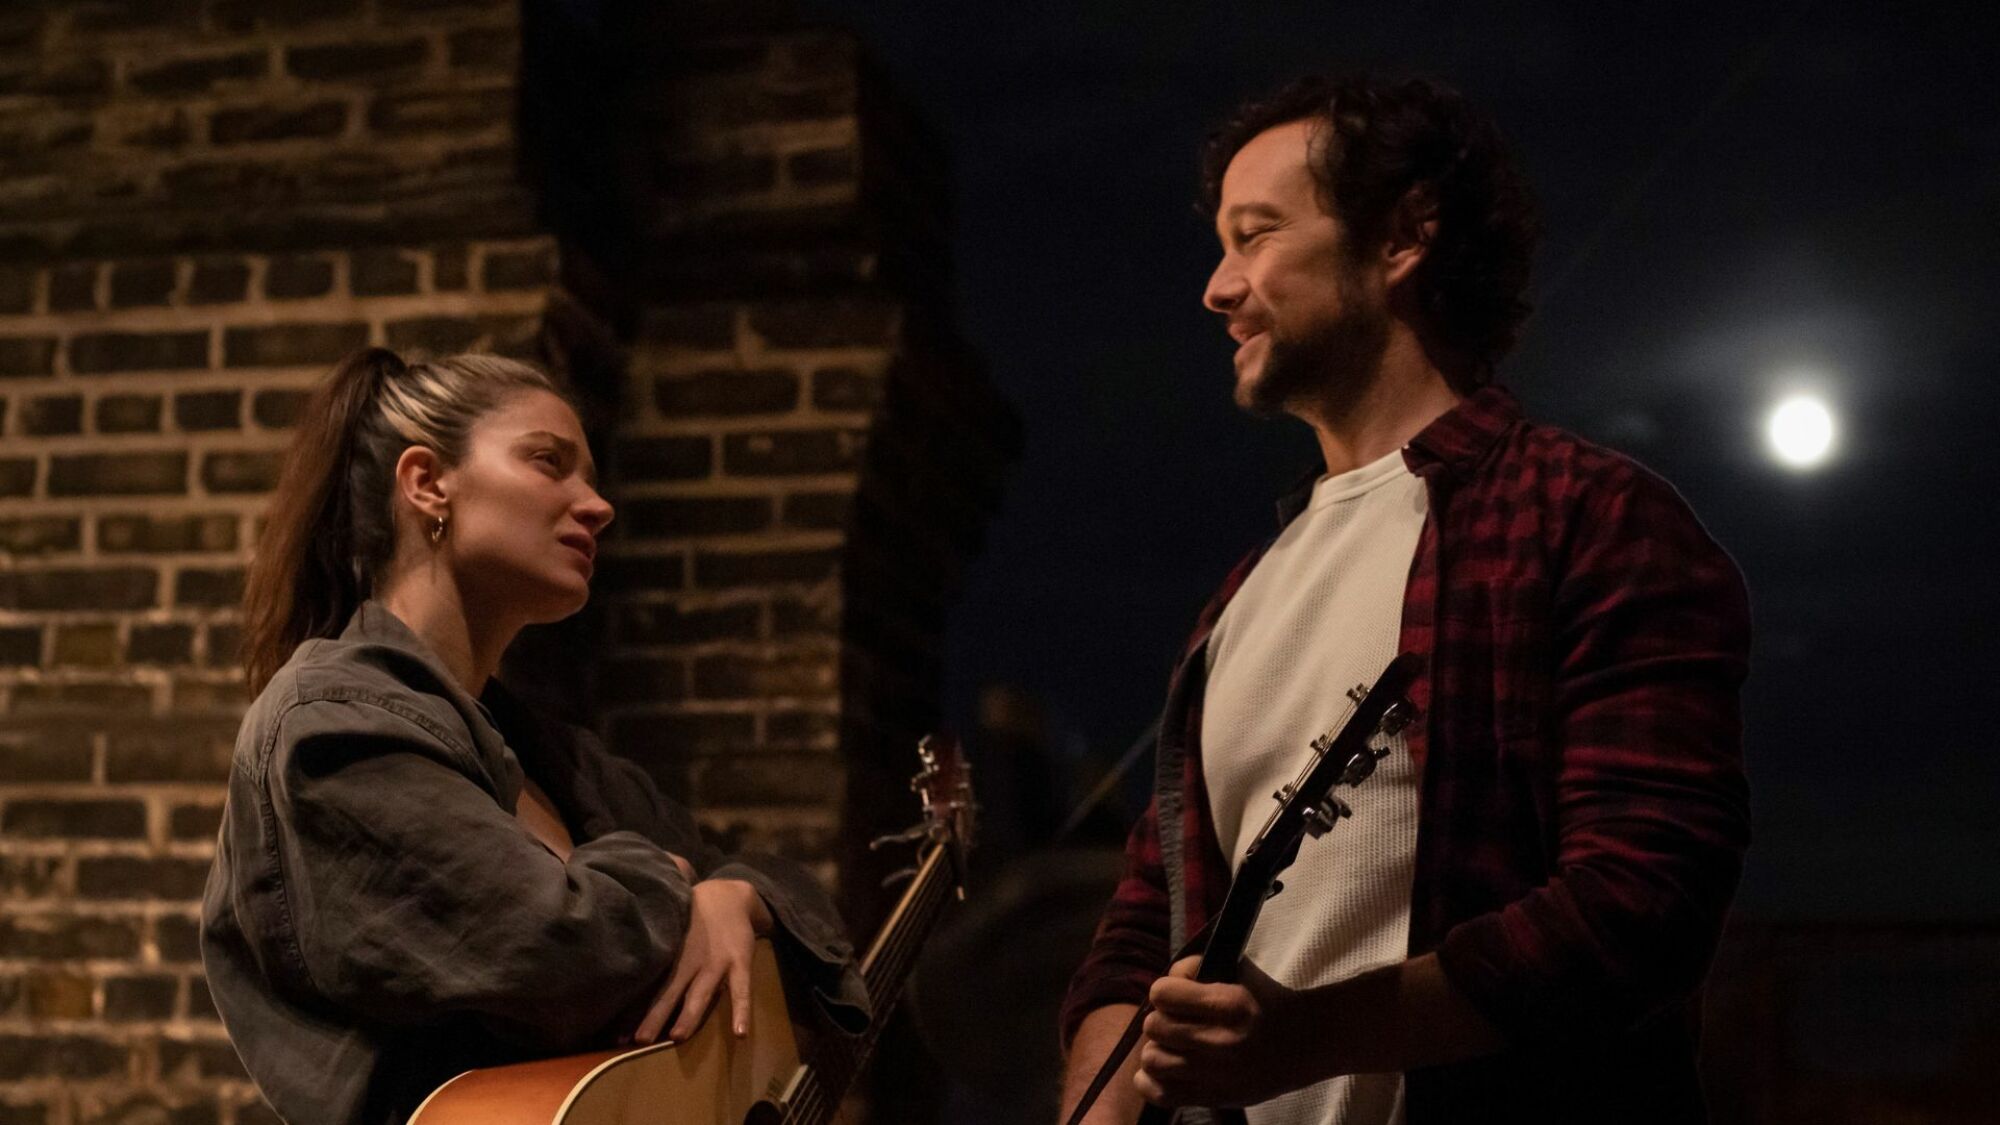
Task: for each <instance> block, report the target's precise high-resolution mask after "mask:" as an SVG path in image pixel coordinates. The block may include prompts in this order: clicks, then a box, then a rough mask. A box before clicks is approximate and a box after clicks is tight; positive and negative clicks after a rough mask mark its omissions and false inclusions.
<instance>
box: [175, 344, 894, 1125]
mask: <svg viewBox="0 0 2000 1125" xmlns="http://www.w3.org/2000/svg"><path fill="white" fill-rule="evenodd" d="M611 518H612V509H611V505H609V504H608V503H606V502H605V501H604V498H603V497H601V496H599V495H598V493H597V489H596V471H595V468H594V466H593V464H592V461H591V457H590V451H589V449H588V448H587V446H586V445H585V442H584V437H583V430H582V425H581V423H580V422H579V421H578V417H577V411H576V410H575V409H573V408H572V406H571V405H570V403H569V402H568V401H567V400H566V398H565V397H564V396H563V394H562V392H561V391H560V390H559V389H558V387H557V386H556V384H555V383H554V382H553V381H552V380H551V379H550V378H549V377H548V376H547V375H545V374H544V373H542V372H541V371H539V370H537V369H536V368H534V367H531V366H529V365H527V364H524V363H519V362H515V361H513V360H507V359H501V358H497V357H493V356H470V355H467V356H456V357H452V358H449V359H442V360H436V361H431V362H418V363H410V364H405V363H404V362H403V361H402V360H401V359H400V358H398V357H397V356H396V355H395V354H394V353H393V352H389V351H386V350H383V349H380V348H375V349H369V350H367V351H365V352H362V353H358V354H357V355H355V356H353V357H351V358H350V359H348V360H347V361H346V362H344V363H343V364H341V365H340V366H339V367H338V368H337V369H335V371H334V372H333V373H332V376H331V377H330V378H329V379H328V380H327V382H326V383H325V384H324V385H323V386H322V387H321V388H320V389H319V390H318V392H317V394H316V395H315V397H314V399H313V402H312V404H311V405H310V406H309V408H308V409H307V410H306V412H305V421H304V424H303V426H302V427H301V429H300V431H299V433H298V434H297V437H296V445H295V447H294V449H293V452H292V455H291V458H290V460H289V461H288V463H287V466H286V469H285V473H284V477H283V479H282V480H281V482H280V483H279V486H278V490H277V493H276V495H275V496H274V497H273V500H272V505H271V508H270V511H269V515H268V518H267V523H266V525H265V529H264V532H263V534H262V537H261V539H260V540H259V543H258V549H257V557H256V561H255V563H254V564H253V566H252V567H251V570H250V575H249V578H248V582H247V591H246V595H245V639H244V656H245V665H246V669H247V671H248V675H249V681H250V687H251V690H252V692H253V693H254V694H255V696H256V698H255V701H254V702H253V703H252V704H251V706H250V709H249V711H248V712H247V713H246V714H245V716H244V719H243V726H242V729H241V731H240V733H239V734H238V736H237V740H236V751H235V758H234V762H233V765H232V767H231V770H230V781H229V798H228V804H227V807H226V810H225V813H224V817H223V827H222V832H221V837H220V840H219V842H218V846H217V850H216V858H215V866H214V868H213V870H212V871H211V872H210V875H209V881H208V890H207V895H206V897H205V900H204V902H203V905H202V915H203V917H202V960H203V964H204V966H205V967H206V969H207V973H208V980H209V987H210V990H211V992H212V993H213V995H214V997H215V1003H216V1007H217V1009H218V1010H219V1011H220V1012H221V1014H222V1018H223V1022H224V1024H225V1025H226V1026H227V1027H228V1029H229V1032H230V1036H231V1038H232V1040H233V1041H234V1042H235V1044H236V1049H237V1052H238V1053H239V1054H240V1055H241V1056H242V1058H243V1062H244V1065H245V1066H246V1067H247V1068H248V1069H249V1071H250V1074H251V1077H253V1078H254V1079H255V1080H256V1081H257V1084H258V1087H259V1089H260V1090H261V1091H262V1092H263V1094H264V1096H265V1098H266V1099H267V1100H268V1101H269V1102H270V1103H271V1104H272V1106H273V1107H274V1108H276V1109H277V1111H278V1112H279V1114H280V1115H282V1116H284V1117H285V1118H287V1119H289V1120H293V1121H301V1122H303V1121H314V1122H319V1121H336V1122H367V1123H371V1125H373V1123H377V1122H401V1121H403V1120H404V1119H405V1118H407V1117H408V1115H409V1114H410V1113H411V1112H412V1111H414V1109H415V1108H416V1106H417V1105H418V1104H419V1103H420V1102H421V1101H422V1100H423V1098H424V1097H425V1096H426V1095H428V1094H429V1092H430V1091H431V1090H432V1089H434V1088H436V1087H437V1086H438V1085H440V1084H441V1083H443V1082H444V1081H445V1080H446V1079H449V1078H450V1077H452V1076H453V1075H455V1074H457V1073H459V1072H461V1071H463V1070H466V1069H469V1068H472V1067H480V1066H493V1065H497V1064H501V1063H506V1062H511V1061H516V1060H519V1059H523V1058H529V1057H535V1056H538V1055H549V1054H554V1053H559V1052H564V1051H573V1050H579V1049H583V1048H585V1047H589V1046H601V1045H605V1044H608V1043H611V1042H613V1041H617V1040H619V1039H636V1040H637V1041H639V1042H650V1041H652V1040H653V1039H654V1038H655V1037H657V1036H659V1035H660V1034H661V1033H662V1032H664V1033H665V1035H666V1036H667V1037H668V1038H671V1039H680V1038H683V1037H685V1036H687V1035H689V1034H691V1033H692V1032H693V1031H694V1029H695V1027H696V1026H697V1025H698V1024H699V1023H700V1022H701V1020H702V1018H703V1017H704V1015H705V1014H706V1013H707V1011H708V1009H709V1008H710V1007H711V1006H712V1004H713V1001H714V999H715V997H716V996H717V995H718V994H719V992H720V991H721V990H722V989H723V988H727V989H728V990H729V992H730V993H731V995H732V996H733V997H734V998H735V999H736V1001H737V1002H736V1003H734V1004H733V1005H732V1008H731V1010H732V1011H733V1012H734V1013H736V1015H735V1020H736V1026H735V1028H734V1030H735V1031H736V1033H737V1034H739V1035H741V1034H744V1033H746V1032H747V1031H748V1027H747V1019H748V1015H747V1012H748V1005H747V1003H746V1002H745V1001H747V998H748V995H749V963H750V950H751V947H752V943H753V942H754V940H755V938H756V936H757V935H759V934H764V933H776V934H777V935H779V936H780V937H781V938H783V940H782V941H781V942H780V948H781V949H783V950H787V951H788V952H789V954H790V960H792V961H793V962H794V963H796V964H798V965H799V966H800V968H801V969H802V970H803V971H805V972H806V974H807V975H808V977H809V978H810V979H812V980H813V981H814V983H815V984H816V985H818V986H819V988H820V990H821V991H822V993H823V994H825V995H827V996H828V997H829V998H830V999H833V1000H834V1001H835V1002H836V1003H844V1004H848V1005H852V1006H854V1007H856V1008H859V1007H862V1006H864V1005H865V997H864V996H863V994H862V992H861V989H860V984H859V978H858V977H857V976H856V975H855V974H854V972H853V971H852V969H851V968H850V967H849V966H848V958H849V955H850V953H851V948H850V947H849V945H848V944H847V943H846V941H845V940H844V939H843V938H842V937H841V936H840V933H839V929H838V926H837V923H836V922H835V915H834V913H833V910H832V907H831V905H830V904H829V903H828V902H827V900H826V898H825V896H824V895H823V894H822V893H821V892H820V891H819V889H818V888H817V887H816V886H815V885H814V883H813V881H812V879H811V878H810V877H808V876H807V875H806V874H805V873H804V872H803V871H800V870H798V869H796V868H793V867H791V866H789V865H785V864H783V863H781V862H780V861H776V860H758V861H756V862H755V863H754V864H753V863H751V862H748V861H744V860H728V859H725V858H724V857H722V856H721V855H719V854H718V853H716V852H715V850H714V849H712V848H709V847H707V846H706V845H704V844H703V842H702V841H701V838H700V836H699V835H698V834H697V832H696V830H695V825H694V821H693V819H692V817H690V816H689V814H688V813H687V812H686V810H684V809H681V808H679V807H677V806H674V805H672V804H670V803H668V802H666V801H664V800H663V799H661V797H660V796H659V794H658V792H657V791H656V790H655V789H654V787H653V786H652V784H651V782H650V781H648V779H647V778H646V776H645V774H644V773H642V772H641V771H640V770H639V769H638V768H636V767H635V766H632V765H631V764H629V763H627V762H625V761H623V760H621V759H617V758H614V757H612V756H611V755H609V754H607V753H606V752H605V751H604V750H603V749H602V748H601V747H600V746H599V745H598V744H597V742H596V740H595V739H594V738H592V737H591V736H590V734H589V733H588V732H586V731H583V730H580V729H577V728H573V727H567V726H565V725H563V724H559V723H555V722H551V721H548V720H546V719H543V718H541V717H539V716H536V715H534V714H532V713H530V712H529V711H527V710H526V709H525V708H523V707H522V706H521V705H520V704H519V703H518V702H517V701H515V700H514V699H512V698H511V697H510V696H509V695H508V694H507V693H506V691H505V690H504V689H503V688H502V687H501V686H500V685H499V684H498V682H497V681H495V680H494V679H493V676H494V672H495V669H496V668H497V667H498V665H499V662H500V658H501V655H502V653H504V652H505V651H506V649H507V645H508V643H509V642H510V641H512V640H513V638H514V636H515V634H516V633H517V632H519V631H520V629H521V627H522V626H524V625H528V624H532V623H536V622H548V621H556V620H560V619H562V618H564V617H567V616H569V615H570V614H572V613H575V612H576V611H577V610H578V609H580V608H582V606H583V604H584V601H585V600H586V599H587V598H588V596H589V592H590V586H589V582H590V574H591V566H592V558H593V556H594V554H595V551H596V544H597V539H598V536H599V535H600V534H602V533H603V531H604V528H605V526H606V525H607V524H609V523H610V522H611ZM670 1018H671V1023H669V1020H670Z"/></svg>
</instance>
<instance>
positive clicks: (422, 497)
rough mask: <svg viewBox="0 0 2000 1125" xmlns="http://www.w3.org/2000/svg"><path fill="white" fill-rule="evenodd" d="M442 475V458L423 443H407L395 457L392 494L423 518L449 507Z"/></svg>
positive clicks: (448, 496)
mask: <svg viewBox="0 0 2000 1125" xmlns="http://www.w3.org/2000/svg"><path fill="white" fill-rule="evenodd" d="M444 478H445V468H444V460H443V459H442V458H440V457H439V456H438V455H437V450H435V449H432V448H431V447H429V446H427V445H413V446H410V447H409V448H408V449H405V450H403V455H402V456H401V457H398V458H396V498H397V499H398V500H399V501H401V502H402V504H408V505H409V506H410V507H411V508H413V509H414V510H415V511H416V513H417V515H418V516H419V517H420V518H421V519H423V520H425V521H427V522H428V521H430V520H434V519H436V518H438V517H439V516H442V515H446V514H447V513H448V512H449V511H450V509H451V497H450V495H449V491H450V490H449V489H448V488H447V486H446V482H445V479H444ZM398 506H399V507H400V506H401V505H400V504H399V505H398Z"/></svg>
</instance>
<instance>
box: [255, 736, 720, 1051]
mask: <svg viewBox="0 0 2000 1125" xmlns="http://www.w3.org/2000/svg"><path fill="white" fill-rule="evenodd" d="M276 745H277V747H278V748H279V749H278V752H277V753H275V754H274V755H273V756H272V757H271V758H270V759H269V763H270V764H269V769H268V770H267V771H266V773H265V775H264V784H263V787H262V788H263V794H262V796H263V798H264V806H265V807H264V810H263V817H264V818H265V819H266V820H267V821H268V822H269V823H268V824H267V825H266V827H265V833H264V835H265V839H266V840H268V841H269V842H270V847H271V850H272V851H274V852H275V854H274V855H270V856H268V857H267V859H268V862H269V863H270V864H271V865H272V867H273V868H274V869H275V872H276V874H277V876H278V878H279V879H280V881H281V886H282V888H283V891H282V893H281V894H279V895H278V896H276V901H277V902H278V903H279V904H280V907H279V909H281V910H282V911H283V912H284V913H285V914H286V915H287V917H286V918H284V919H283V920H282V923H281V925H280V926H278V927H277V928H276V929H275V931H274V932H275V933H277V934H279V935H281V936H280V937H279V938H278V939H277V948H275V949H274V950H271V951H270V955H271V956H272V957H274V958H275V959H276V960H278V961H279V962H280V963H281V964H282V965H284V966H285V967H286V968H288V969H289V970H290V973H288V974H285V975H290V976H292V977H293V978H294V979H295V980H296V981H297V982H298V984H299V985H300V986H301V987H303V988H305V989H306V990H308V991H309V993H311V994H313V995H316V996H318V997H320V998H321V999H323V1000H324V1001H326V1002H330V1003H332V1004H333V1005H335V1006H337V1007H338V1008H340V1009H342V1010H344V1011H346V1012H349V1013H352V1014H355V1015H357V1016H360V1017H362V1018H365V1019H368V1020H371V1021H375V1022H379V1023H385V1024H391V1025H397V1024H403V1025H407V1024H417V1023H429V1022H433V1021H435V1020H436V1019H437V1018H438V1016H439V1015H441V1014H446V1013H463V1014H470V1015H474V1016H476V1017H479V1018H481V1019H482V1020H483V1021H484V1022H485V1023H487V1024H488V1025H489V1026H490V1027H491V1028H492V1029H493V1030H494V1032H495V1033H496V1034H499V1035H501V1036H503V1037H506V1038H509V1039H513V1040H515V1041H518V1042H521V1043H523V1044H526V1045H530V1046H534V1047H539V1048H549V1049H561V1048H565V1047H574V1046H579V1045H581V1044H583V1043H585V1042H587V1041H588V1040H589V1039H590V1038H591V1037H592V1035H593V1034H594V1033H596V1032H599V1031H601V1030H602V1029H603V1028H604V1026H605V1025H606V1023H607V1021H609V1020H610V1018H611V1017H612V1016H614V1015H615V1014H617V1013H618V1012H619V1011H620V1010H621V1009H623V1008H625V1007H627V1006H628V1005H630V1004H632V1003H633V1002H635V1001H637V1000H639V999H641V998H643V996H644V995H645V994H646V993H647V992H648V990H649V989H651V988H653V987H655V986H657V984H658V982H659V980H660V978H661V977H662V975H663V974H664V973H665V971H666V969H667V968H668V966H669V965H670V964H671V963H672V960H673V957H674V955H675V953H676V951H677V949H678V948H679V946H680V943H681V940H682V936H683V935H684V934H685V932H686V928H687V919H688V905H689V893H690V892H689V886H688V883H687V880H686V879H685V878H683V877H682V876H681V874H680V872H679V870H678V869H677V868H676V867H675V866H674V864H673V862H672V861H671V859H670V858H669V857H668V856H667V855H666V854H665V852H663V851H662V850H661V848H660V847H659V846H658V845H657V844H655V843H654V842H653V841H651V840H648V839H646V838H645V837H643V836H641V835H639V834H637V833H633V832H614V833H610V834H608V835H605V836H602V837H600V838H598V839H595V840H591V841H589V842H588V843H585V844H582V845H580V846H578V847H577V848H576V849H575V850H574V851H573V852H572V853H571V855H570V857H569V859H568V860H567V861H563V860H559V859H557V858H556V857H555V856H554V855H552V854H551V853H550V852H549V851H548V850H547V849H545V848H543V847H542V846H541V845H540V844H538V843H536V842H535V841H534V840H533V839H531V838H530V837H529V836H528V835H527V833H525V832H523V831H522V830H521V827H520V825H519V823H518V822H517V821H516V820H515V818H514V817H513V816H512V815H510V814H509V813H508V812H506V811H505V810H504V809H502V808H501V807H500V806H499V804H498V803H497V802H496V801H495V800H494V798H493V795H492V794H491V793H489V792H488V791H487V790H486V789H484V788H483V787H481V786H480V785H479V784H478V783H477V782H475V781H474V780H473V777H474V776H476V775H477V774H476V767H473V766H472V765H471V763H470V762H468V761H460V760H457V759H458V756H459V755H461V754H463V753H464V752H463V751H460V750H456V749H454V748H453V747H452V746H451V745H450V744H449V743H448V742H447V741H445V740H443V739H441V738H439V737H437V736H435V735H433V734H432V733H431V731H430V730H429V729H428V728H427V727H426V726H425V725H424V724H423V722H422V720H421V719H420V718H419V717H417V716H415V715H405V714H403V713H401V712H399V711H395V710H392V709H390V708H389V707H386V706H383V705H379V704H377V703H373V702H367V701H362V700H320V701H313V702H308V703H304V704H300V705H298V706H295V707H293V708H292V709H290V710H289V711H287V712H286V713H285V715H284V716H283V718H282V719H281V720H280V722H279V726H278V729H277V743H276ZM469 768H471V769H474V771H475V772H470V773H469V772H467V771H468V769H469Z"/></svg>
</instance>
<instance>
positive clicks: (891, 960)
mask: <svg viewBox="0 0 2000 1125" xmlns="http://www.w3.org/2000/svg"><path fill="white" fill-rule="evenodd" d="M946 867H947V865H946V864H945V863H944V862H939V863H937V864H935V865H932V866H931V867H930V868H929V869H928V870H926V871H924V872H923V873H922V874H920V875H919V877H918V885H917V886H916V887H914V888H912V892H911V895H910V909H909V916H910V917H911V918H913V919H914V920H915V921H916V922H918V923H919V924H917V925H912V926H907V927H904V928H902V929H900V930H899V931H898V932H897V933H895V934H893V935H891V936H890V938H889V942H888V944H887V945H885V946H884V947H883V951H882V956H881V957H880V958H878V959H877V961H876V964H875V966H872V967H875V968H876V969H877V971H876V972H875V973H871V974H869V975H870V976H874V977H877V978H878V979H879V980H881V982H882V983H883V984H884V985H885V986H886V985H887V984H888V982H891V981H894V982H896V984H895V987H894V988H893V989H891V988H887V987H885V988H884V995H883V996H881V997H876V996H874V995H873V994H872V993H871V995H870V999H871V1000H872V1001H886V1003H881V1004H878V1007H881V1008H883V1009H885V1010H886V1009H887V1008H888V1007H893V1005H894V1002H895V1000H896V999H897V998H899V997H900V996H901V994H902V991H903V987H904V982H906V980H907V970H908V968H909V966H910V965H911V964H912V963H913V962H914V960H915V958H916V955H917V953H918V952H919V950H920V949H921V944H920V938H919V936H918V935H922V934H927V933H928V931H929V930H930V929H931V925H930V923H931V922H933V921H934V920H935V918H936V916H937V914H938V913H939V912H940V911H941V910H942V908H943V907H944V906H945V905H946V903H947V902H948V901H949V892H950V890H951V888H952V887H953V886H954V883H953V881H952V880H951V879H950V878H949V877H947V875H946ZM881 1030H882V1028H881V1024H880V1022H879V1021H878V1022H877V1023H876V1024H875V1025H874V1026H872V1027H870V1029H869V1030H868V1031H867V1032H866V1033H864V1035H863V1036H862V1038H861V1042H860V1043H858V1044H855V1043H850V1042H848V1041H847V1040H844V1039H837V1040H833V1041H832V1046H833V1051H832V1053H833V1054H835V1055H836V1056H838V1058H837V1059H836V1060H835V1061H836V1062H838V1063H839V1064H841V1066H842V1069H843V1082H842V1086H843V1087H844V1086H845V1085H846V1084H847V1083H848V1082H851V1081H852V1080H853V1079H854V1078H856V1077H858V1076H859V1075H858V1072H859V1070H860V1063H861V1055H862V1052H863V1051H864V1050H865V1049H867V1048H869V1047H872V1046H873V1044H874V1042H875V1040H876V1039H877V1038H879V1037H880V1034H881ZM831 1096H832V1095H831V1094H829V1093H828V1091H827V1089H826V1087H825V1086H824V1085H822V1084H821V1082H820V1081H819V1075H818V1073H817V1072H816V1071H814V1070H810V1069H809V1070H807V1071H806V1074H805V1077H804V1079H803V1080H802V1081H801V1083H800V1089H799V1091H798V1093H797V1094H796V1095H795V1096H794V1097H793V1098H792V1100H791V1102H790V1103H789V1104H788V1105H787V1106H786V1109H785V1115H784V1117H783V1119H782V1121H783V1122H784V1125H793V1123H807V1122H818V1121H822V1120H824V1118H823V1117H822V1114H824V1113H825V1112H826V1111H827V1109H828V1099H829V1098H830V1097H831Z"/></svg>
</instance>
